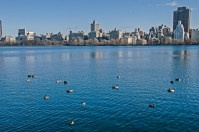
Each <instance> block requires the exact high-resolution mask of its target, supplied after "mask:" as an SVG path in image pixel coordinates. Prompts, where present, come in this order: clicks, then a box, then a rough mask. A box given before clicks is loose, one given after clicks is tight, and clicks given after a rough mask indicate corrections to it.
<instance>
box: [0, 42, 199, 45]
mask: <svg viewBox="0 0 199 132" xmlns="http://www.w3.org/2000/svg"><path fill="white" fill-rule="evenodd" d="M182 45H183V46H188V45H199V42H194V43H191V42H183V43H182V42H181V43H180V42H177V43H167V44H165V43H153V44H151V43H147V44H146V43H145V44H140V43H137V44H125V43H123V44H121V43H102V42H98V43H85V42H76V43H74V42H71V43H70V42H66V41H22V42H12V43H9V42H0V46H182Z"/></svg>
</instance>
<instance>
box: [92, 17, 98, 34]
mask: <svg viewBox="0 0 199 132" xmlns="http://www.w3.org/2000/svg"><path fill="white" fill-rule="evenodd" d="M93 31H99V24H98V23H97V22H96V21H95V20H94V21H93V23H91V32H93Z"/></svg>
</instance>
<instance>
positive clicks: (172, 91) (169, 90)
mask: <svg viewBox="0 0 199 132" xmlns="http://www.w3.org/2000/svg"><path fill="white" fill-rule="evenodd" d="M175 81H177V82H180V78H176V79H175ZM170 83H171V84H174V81H170ZM167 91H168V92H169V93H174V91H175V90H174V89H173V88H169V89H168V90H167ZM149 107H151V108H155V105H154V104H149Z"/></svg>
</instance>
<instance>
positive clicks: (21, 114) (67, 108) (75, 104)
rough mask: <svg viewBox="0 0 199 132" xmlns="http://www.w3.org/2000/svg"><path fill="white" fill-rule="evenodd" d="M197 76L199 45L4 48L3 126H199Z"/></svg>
mask: <svg viewBox="0 0 199 132" xmlns="http://www.w3.org/2000/svg"><path fill="white" fill-rule="evenodd" d="M29 74H30V75H36V78H30V82H27V81H26V80H27V79H28V75H29ZM117 76H120V78H117ZM176 78H180V79H181V81H180V82H178V81H175V79H176ZM58 79H60V80H61V83H56V80H58ZM64 80H67V82H68V84H64ZM170 81H174V84H171V83H170ZM198 81H199V46H124V47H122V46H121V47H120V46H113V47H109V46H104V47H100V46H98V47H89V46H85V47H80V46H79V47H0V131H1V132H3V131H8V132H9V131H45V132H46V131H85V132H86V131H114V132H121V131H199V82H198ZM117 84H118V86H119V89H118V90H117V89H112V86H114V85H117ZM169 88H173V89H174V90H175V92H174V93H169V92H167V90H168V89H169ZM67 89H72V90H73V92H72V93H67V92H66V90H67ZM45 95H48V96H49V99H48V100H44V96H45ZM83 102H86V105H85V106H82V103H83ZM149 104H154V105H155V107H154V108H150V107H149ZM71 120H74V124H73V125H70V121H71Z"/></svg>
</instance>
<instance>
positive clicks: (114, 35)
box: [109, 28, 122, 39]
mask: <svg viewBox="0 0 199 132" xmlns="http://www.w3.org/2000/svg"><path fill="white" fill-rule="evenodd" d="M109 34H110V39H120V38H122V31H120V30H118V29H116V28H115V30H112V31H111V32H109Z"/></svg>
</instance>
